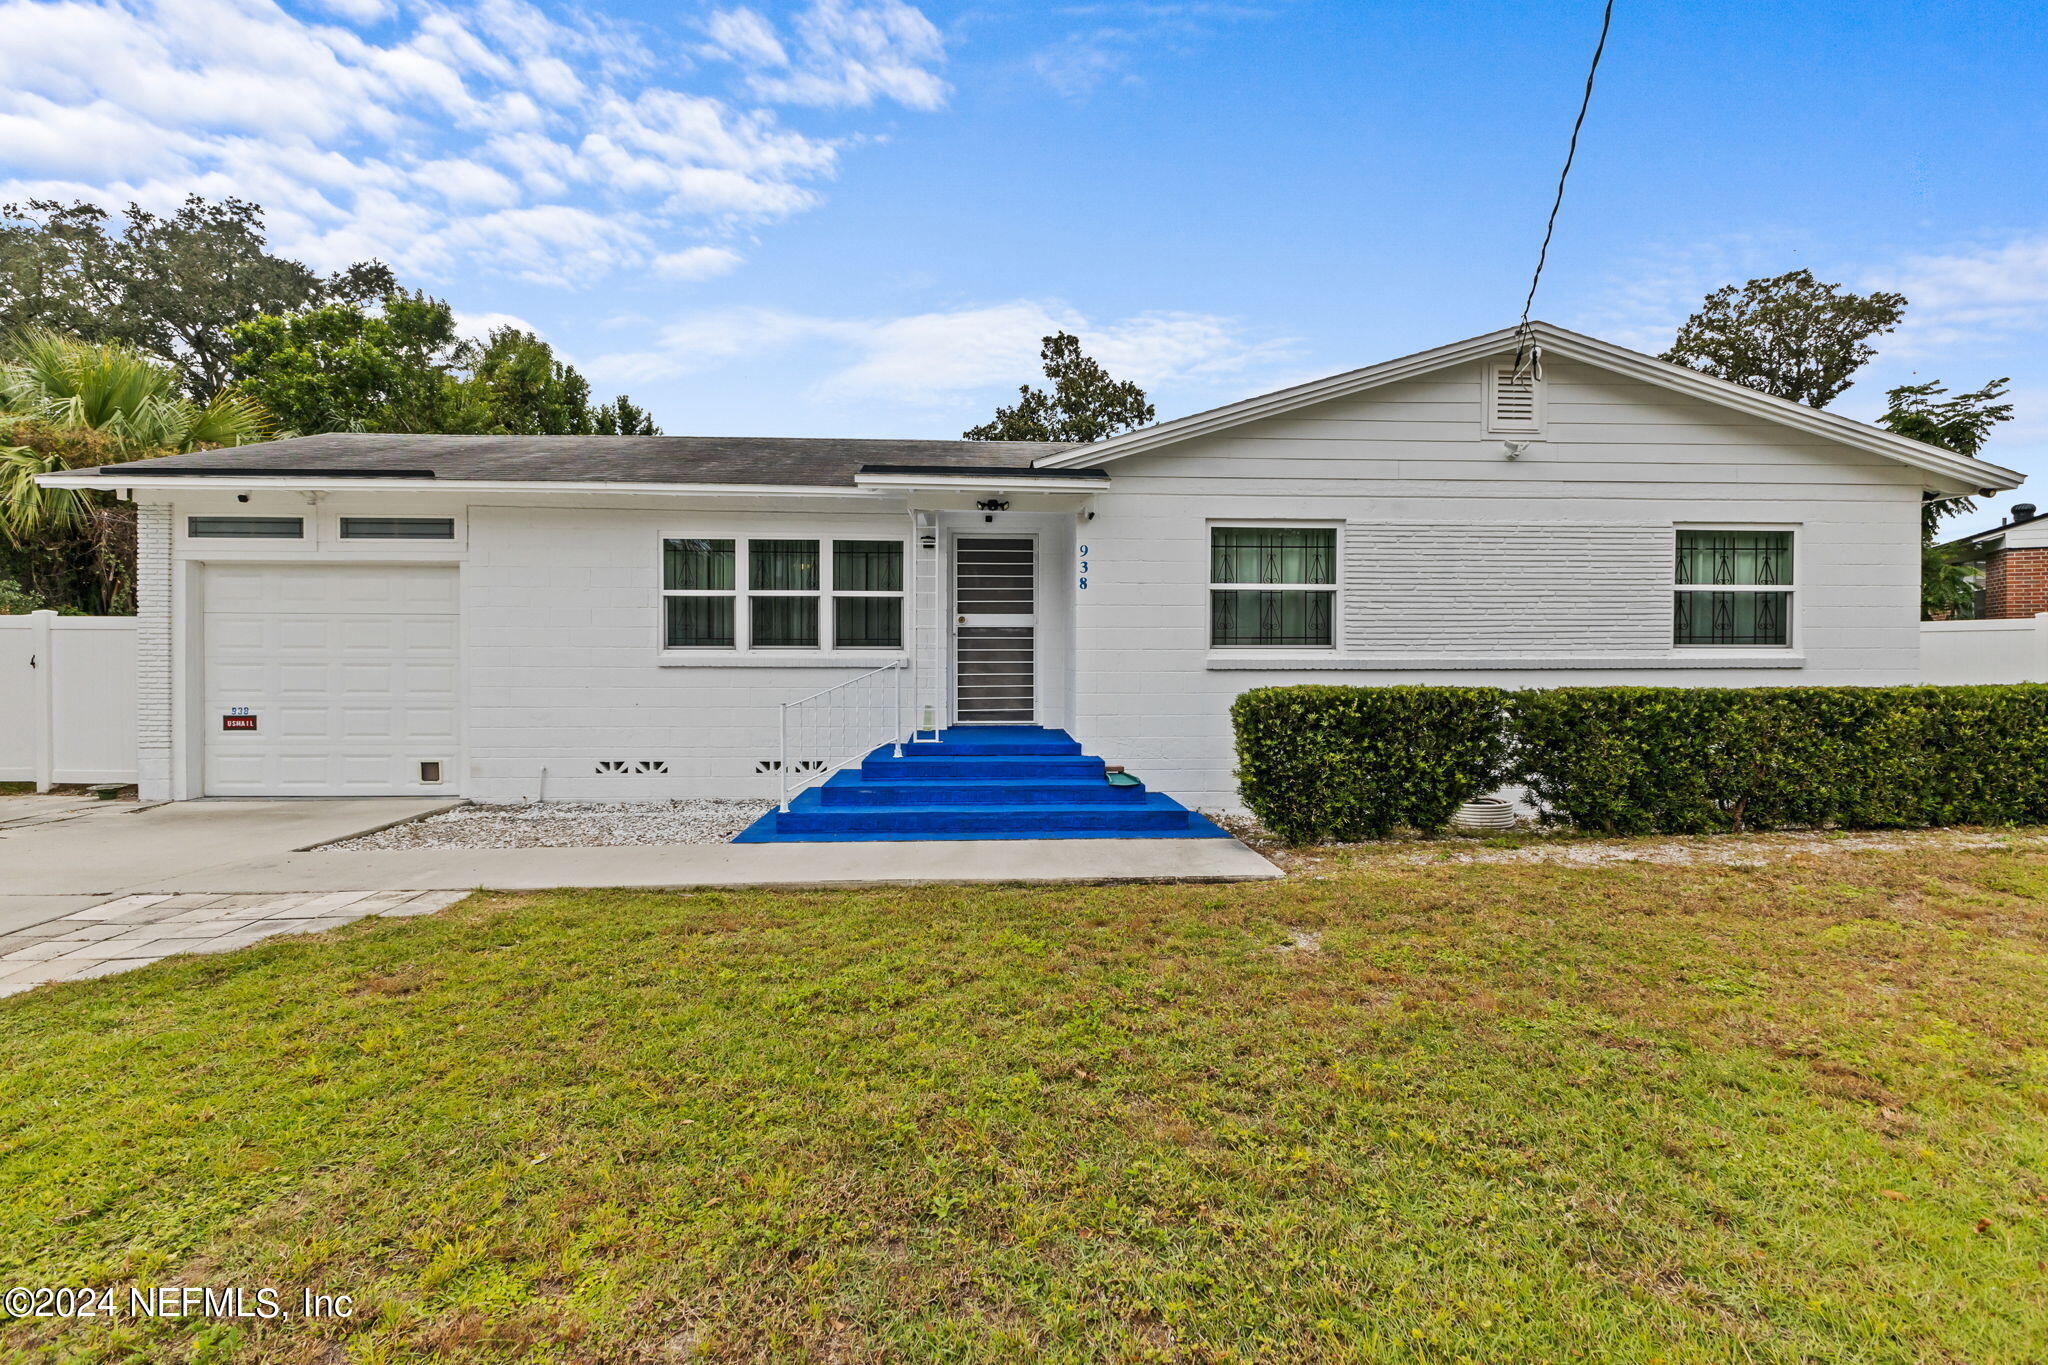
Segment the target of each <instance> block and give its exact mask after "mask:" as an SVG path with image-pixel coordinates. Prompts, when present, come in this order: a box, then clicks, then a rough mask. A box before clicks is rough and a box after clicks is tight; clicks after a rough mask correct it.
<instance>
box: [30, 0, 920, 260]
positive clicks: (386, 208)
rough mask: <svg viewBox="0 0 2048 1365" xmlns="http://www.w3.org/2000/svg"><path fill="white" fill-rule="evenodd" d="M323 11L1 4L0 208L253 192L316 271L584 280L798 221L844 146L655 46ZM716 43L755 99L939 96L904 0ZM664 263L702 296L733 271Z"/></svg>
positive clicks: (577, 33) (174, 2)
mask: <svg viewBox="0 0 2048 1365" xmlns="http://www.w3.org/2000/svg"><path fill="white" fill-rule="evenodd" d="M319 5H320V8H319V9H318V10H317V11H316V12H315V13H314V14H312V15H309V14H301V13H295V12H291V11H287V10H286V9H284V8H282V7H281V6H280V5H279V4H277V3H274V0H0V33H4V34H5V35H6V37H5V40H4V41H0V200H4V199H13V198H21V197H24V196H26V195H27V194H29V193H49V192H52V191H53V189H54V190H55V192H58V193H61V194H63V195H65V196H67V197H83V198H90V199H94V200H96V201H98V202H101V203H104V204H107V205H109V206H111V207H119V206H121V205H122V204H125V203H126V202H127V201H129V200H131V199H132V200H134V201H136V202H139V203H142V204H144V205H146V206H149V207H154V208H165V207H170V206H172V205H175V204H176V203H177V202H178V201H180V200H181V199H182V198H183V197H184V196H185V195H186V194H187V193H195V192H196V193H201V194H207V195H214V196H219V195H225V194H235V195H240V196H243V197H246V198H250V199H253V200H255V201H256V202H258V203H260V204H262V205H263V206H264V208H265V210H266V211H267V213H268V215H269V222H270V225H271V229H272V236H273V241H274V243H275V244H276V246H277V248H278V249H280V250H282V251H285V252H287V253H289V254H297V255H300V256H301V257H302V258H304V259H306V260H308V262H309V263H311V264H314V265H316V266H321V267H329V266H333V265H337V264H341V263H343V262H345V261H347V260H350V259H356V258H359V257H361V256H364V255H376V256H380V257H382V258H384V259H386V260H388V261H390V262H392V263H393V264H394V265H396V266H397V267H398V268H399V269H400V271H401V273H407V274H415V275H418V276H421V277H423V278H424V280H425V282H428V283H432V282H433V281H434V280H435V279H436V278H438V277H441V276H444V275H445V274H446V273H448V272H452V271H454V270H455V269H456V268H457V267H459V266H461V265H464V264H466V263H467V260H466V258H465V253H475V254H476V255H477V256H479V257H480V258H481V259H482V262H483V263H484V264H485V265H493V264H495V265H496V266H498V267H499V268H501V269H503V270H505V271H506V272H508V273H510V274H513V275H515V276H519V277H522V278H526V279H532V280H537V281H550V282H558V283H567V284H577V283H587V282H589V281H591V280H594V279H596V278H599V277H600V276H602V275H603V274H604V273H606V272H608V271H612V270H618V269H622V268H632V267H642V266H646V265H648V264H649V263H651V262H652V261H653V260H654V258H656V257H657V256H662V255H664V253H663V252H662V251H661V248H660V246H659V243H660V242H661V241H662V240H663V239H665V238H669V237H671V236H672V235H673V234H674V233H675V232H677V231H678V230H680V231H682V232H684V233H686V234H688V235H693V236H704V235H715V234H717V233H719V232H720V231H730V230H732V229H734V228H735V227H737V226H738V225H741V224H759V223H763V222H768V221H772V220H775V219H778V218H782V217H786V216H788V215H790V214H793V213H798V212H802V211H804V210H805V209H808V208H810V207H811V206H813V205H814V204H816V203H817V202H818V195H817V190H816V188H815V186H816V185H817V184H818V183H819V182H822V181H825V180H828V179H829V178H830V177H831V176H833V175H834V174H835V173H836V171H837V168H838V158H839V142H838V141H837V140H835V139H832V138H822V137H816V136H812V135H810V134H807V133H805V132H803V131H801V130H798V129H794V128H791V127H788V126H786V125H785V124H784V123H783V122H782V121H781V120H780V119H779V118H778V117H777V115H776V114H775V113H774V112H773V111H772V110H770V109H769V108H767V107H765V106H763V105H761V104H759V103H758V102H757V103H756V104H755V105H754V106H753V107H748V106H747V105H745V104H735V103H733V102H731V101H728V100H726V99H722V98H719V97H717V96H716V95H714V94H710V93H705V92H702V91H695V90H689V89H684V88H681V87H680V86H679V85H678V83H677V82H678V79H679V77H678V73H687V72H688V70H689V63H688V62H687V61H686V60H683V59H682V58H681V56H680V54H677V53H674V52H672V51H671V52H667V53H664V52H662V51H661V50H659V47H658V38H659V35H651V36H650V35H649V34H647V33H644V32H640V31H626V30H619V29H616V28H613V27H608V26H606V25H605V24H604V23H602V22H601V21H598V20H594V19H587V18H585V19H567V18H561V19H558V18H554V17H551V16H550V15H549V14H547V13H544V12H543V11H541V10H540V9H538V8H536V7H535V6H534V5H532V4H530V3H527V0H476V3H473V4H469V5H465V6H463V7H460V8H457V7H454V6H452V5H449V4H447V3H445V0H406V3H405V4H404V5H403V6H402V7H400V6H399V5H397V4H396V3H394V0H319ZM710 31H711V33H712V34H713V38H714V41H715V42H716V43H718V44H720V46H721V50H722V51H725V52H728V53H729V54H731V55H732V56H734V58H735V59H736V60H740V61H742V62H743V63H745V64H746V69H747V74H746V76H745V77H744V78H743V79H746V80H748V81H752V80H753V78H754V77H756V76H760V77H763V78H766V77H767V76H768V75H770V74H773V75H774V78H775V79H776V80H778V81H784V82H798V83H811V84H810V86H807V88H811V87H813V86H814V87H815V88H814V89H812V93H811V95H810V96H806V97H799V96H797V95H796V94H783V95H778V96H776V97H775V98H776V99H777V100H779V101H782V102H789V103H814V104H838V105H860V104H866V103H870V102H871V101H872V100H873V99H875V98H877V97H881V96H887V97H890V98H896V99H900V100H902V101H903V102H905V103H908V104H912V105H914V106H915V107H919V108H930V107H933V106H935V105H936V104H937V103H938V102H939V100H940V99H941V98H942V97H943V92H944V87H943V85H940V84H938V83H937V80H936V77H932V76H931V75H930V73H929V71H928V70H927V69H926V68H928V67H929V65H931V64H932V63H935V62H937V61H939V60H941V59H942V58H943V50H942V44H941V43H940V42H939V39H938V34H937V30H935V29H933V28H932V27H931V25H930V24H929V22H928V21H926V20H925V19H924V17H923V15H922V14H920V13H919V12H918V11H916V10H915V9H912V8H910V7H909V6H907V5H905V4H902V3H900V2H899V0H884V2H883V3H867V4H851V5H849V4H843V3H839V0H819V3H816V4H814V5H813V6H812V8H811V9H810V10H807V11H805V12H804V13H803V14H801V15H799V16H798V18H797V20H796V32H795V36H794V38H793V39H792V40H791V48H790V49H789V51H785V50H784V49H783V47H782V44H781V43H780V41H779V40H777V39H776V38H775V35H774V32H773V30H772V29H770V28H768V27H767V24H766V21H765V20H762V19H760V17H759V16H758V15H756V14H754V13H753V12H752V11H750V10H744V9H736V10H729V11H726V12H725V13H724V14H722V15H720V16H716V17H715V18H714V20H713V22H712V24H711V26H710ZM373 33H374V36H372V34H373ZM790 51H793V52H794V53H795V54H796V55H795V56H794V57H793V58H792V57H791V56H790V55H789V52H790ZM778 54H779V55H780V57H781V61H780V64H779V65H778V62H777V57H778ZM771 68H774V71H773V72H771V70H770V69H771ZM820 83H822V84H820ZM828 86H829V87H830V91H827V89H826V87H828ZM835 92H836V93H835ZM762 98H766V97H764V96H756V100H757V101H758V100H759V99H762ZM710 249H711V248H702V249H700V250H710ZM667 255H671V256H673V255H682V256H685V257H686V258H687V259H688V260H690V261H691V262H693V264H691V265H689V266H688V267H687V269H688V270H694V271H696V272H697V275H696V277H697V278H702V277H703V274H704V272H706V271H708V270H711V269H712V268H713V266H714V264H716V263H717V260H718V259H722V258H714V257H712V256H709V255H701V254H699V255H691V254H689V253H667ZM727 255H728V256H729V257H730V259H731V260H732V261H737V259H738V258H737V256H733V255H731V253H727ZM677 268H683V267H675V266H673V263H672V267H671V269H672V270H673V269H677ZM728 268H729V267H728Z"/></svg>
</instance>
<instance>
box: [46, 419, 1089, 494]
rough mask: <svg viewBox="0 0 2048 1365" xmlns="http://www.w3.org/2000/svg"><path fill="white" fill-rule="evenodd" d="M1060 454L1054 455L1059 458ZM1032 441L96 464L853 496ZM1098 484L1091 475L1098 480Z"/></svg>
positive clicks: (318, 440) (468, 442)
mask: <svg viewBox="0 0 2048 1365" xmlns="http://www.w3.org/2000/svg"><path fill="white" fill-rule="evenodd" d="M1064 448H1065V447H1063V446H1062V447H1054V449H1064ZM1046 450H1047V446H1046V444H1045V443H1044V442H1042V441H871V440H839V439H833V438H808V437H781V436H408V435H386V434H380V433H367V432H330V433H327V434H325V435H321V436H292V437H287V438H285V439H284V440H281V441H260V442H257V443H255V444H253V445H245V446H226V447H223V448H221V449H219V450H201V451H194V452H192V453H190V454H186V455H164V456H160V457H158V458H157V459H154V460H136V461H133V462H131V463H128V464H120V465H101V466H99V467H98V468H97V469H96V470H93V471H86V470H77V471H73V473H88V472H92V473H97V474H99V475H101V476H103V477H104V478H105V479H106V480H107V482H109V483H112V482H115V481H117V480H118V481H122V482H124V483H125V482H133V481H136V480H138V479H147V478H153V477H156V476H158V475H166V474H168V475H176V476H180V477H185V476H189V477H193V478H197V479H203V478H205V477H207V476H209V475H211V476H228V477H232V476H236V475H241V476H244V477H261V476H265V475H274V476H280V477H298V478H308V477H316V476H318V477H325V478H350V479H433V480H436V481H438V482H461V483H476V482H490V483H505V482H517V483H579V484H592V483H602V484H678V485H691V484H716V485H721V486H731V485H749V486H752V485H760V486H764V487H800V488H854V487H856V486H857V485H856V479H857V477H858V475H859V474H860V472H861V471H862V470H863V469H877V468H879V469H887V470H900V469H902V468H904V467H906V466H907V467H910V468H912V469H915V470H917V471H920V472H940V471H944V470H953V469H957V470H960V471H963V472H966V473H976V474H985V473H1002V472H1016V473H1018V474H1019V476H1020V477H1031V476H1032V475H1033V474H1034V473H1036V474H1037V475H1038V476H1039V477H1044V476H1045V475H1057V473H1058V471H1057V470H1043V471H1034V469H1033V465H1032V461H1033V460H1034V459H1036V458H1037V457H1038V456H1041V455H1043V454H1045V453H1046ZM1097 477H1100V476H1097Z"/></svg>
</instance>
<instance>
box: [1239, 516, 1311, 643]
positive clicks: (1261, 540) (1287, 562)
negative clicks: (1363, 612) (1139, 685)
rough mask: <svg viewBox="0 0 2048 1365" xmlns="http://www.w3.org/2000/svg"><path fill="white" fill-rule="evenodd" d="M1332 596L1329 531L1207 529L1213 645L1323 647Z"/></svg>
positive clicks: (1251, 527)
mask: <svg viewBox="0 0 2048 1365" xmlns="http://www.w3.org/2000/svg"><path fill="white" fill-rule="evenodd" d="M1279 585H1285V586H1279ZM1336 597H1337V531H1336V528H1335V527H1330V526H1214V527H1211V528H1210V530H1209V643H1210V644H1211V645H1212V646H1214V647H1217V648H1242V647H1246V646H1249V647H1253V648H1288V647H1292V648H1316V649H1327V648H1329V647H1330V646H1331V645H1332V644H1333V643H1334V642H1335V639H1336V636H1335V633H1334V631H1335V620H1334V618H1335V615H1336V611H1335V605H1336Z"/></svg>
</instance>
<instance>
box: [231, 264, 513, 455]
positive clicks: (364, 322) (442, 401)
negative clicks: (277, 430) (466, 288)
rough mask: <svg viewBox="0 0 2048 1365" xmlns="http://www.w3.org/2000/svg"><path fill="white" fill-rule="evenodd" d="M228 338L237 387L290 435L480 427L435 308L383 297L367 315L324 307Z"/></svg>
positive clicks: (270, 319) (443, 319) (348, 306)
mask: <svg viewBox="0 0 2048 1365" xmlns="http://www.w3.org/2000/svg"><path fill="white" fill-rule="evenodd" d="M229 335H230V336H231V338H232V339H233V342H234V344H235V346H236V348H237V349H236V351H235V354H234V357H233V361H232V363H233V366H234V375H235V379H236V383H237V386H238V387H239V388H240V389H241V390H242V391H243V392H244V393H247V394H250V395H251V396H253V397H254V398H256V399H257V400H258V401H259V402H261V403H262V404H263V406H264V407H266V408H268V409H269V410H270V411H271V412H272V413H274V414H276V416H277V420H278V423H279V425H280V426H283V427H285V428H287V429H289V430H291V431H294V432H297V433H298V434H299V435H302V436H305V435H312V434H314V433H316V432H323V431H397V432H476V431H482V430H484V429H485V428H486V419H487V414H486V413H485V410H484V409H483V407H482V406H481V405H480V404H479V403H477V402H476V401H475V398H474V396H473V395H472V394H471V393H470V392H469V391H468V390H467V389H465V387H464V385H463V383H462V381H461V378H460V376H459V375H458V374H457V372H456V371H457V367H458V366H459V365H461V363H462V362H463V359H464V356H465V348H466V343H465V342H464V341H463V339H462V337H461V335H460V334H459V333H458V332H457V331H456V326H455V315H454V314H453V313H452V312H451V311H450V310H449V308H448V305H447V304H445V303H443V302H441V301H440V300H439V299H430V298H428V297H427V296H426V295H424V294H406V293H397V294H392V295H390V296H389V297H388V298H386V299H385V300H384V301H383V305H382V307H381V308H379V309H378V310H377V311H375V312H371V311H369V310H368V309H365V308H364V307H362V306H361V305H359V304H352V303H330V304H326V305H323V306H321V307H318V308H312V309H308V310H307V311H305V312H302V313H293V314H281V315H271V316H267V317H259V318H255V319H253V320H251V321H249V322H244V323H239V324H237V325H236V326H235V327H233V328H232V329H230V333H229Z"/></svg>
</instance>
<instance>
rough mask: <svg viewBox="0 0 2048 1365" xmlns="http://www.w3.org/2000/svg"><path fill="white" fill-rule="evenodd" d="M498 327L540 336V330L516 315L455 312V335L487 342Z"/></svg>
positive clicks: (458, 310)
mask: <svg viewBox="0 0 2048 1365" xmlns="http://www.w3.org/2000/svg"><path fill="white" fill-rule="evenodd" d="M500 327H511V328H515V329H517V330H519V331H521V332H531V333H533V335H535V336H540V334H541V333H540V328H538V327H536V326H534V325H533V324H532V323H530V322H528V321H527V320H526V319H525V318H523V317H520V316H519V315H518V314H517V313H465V312H463V311H462V310H461V309H457V310H456V311H455V330H456V332H457V334H458V335H461V336H465V337H468V338H470V339H471V340H473V341H486V340H489V338H490V335H491V333H493V332H495V331H497V330H498V329H499V328H500ZM543 339H545V338H543Z"/></svg>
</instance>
